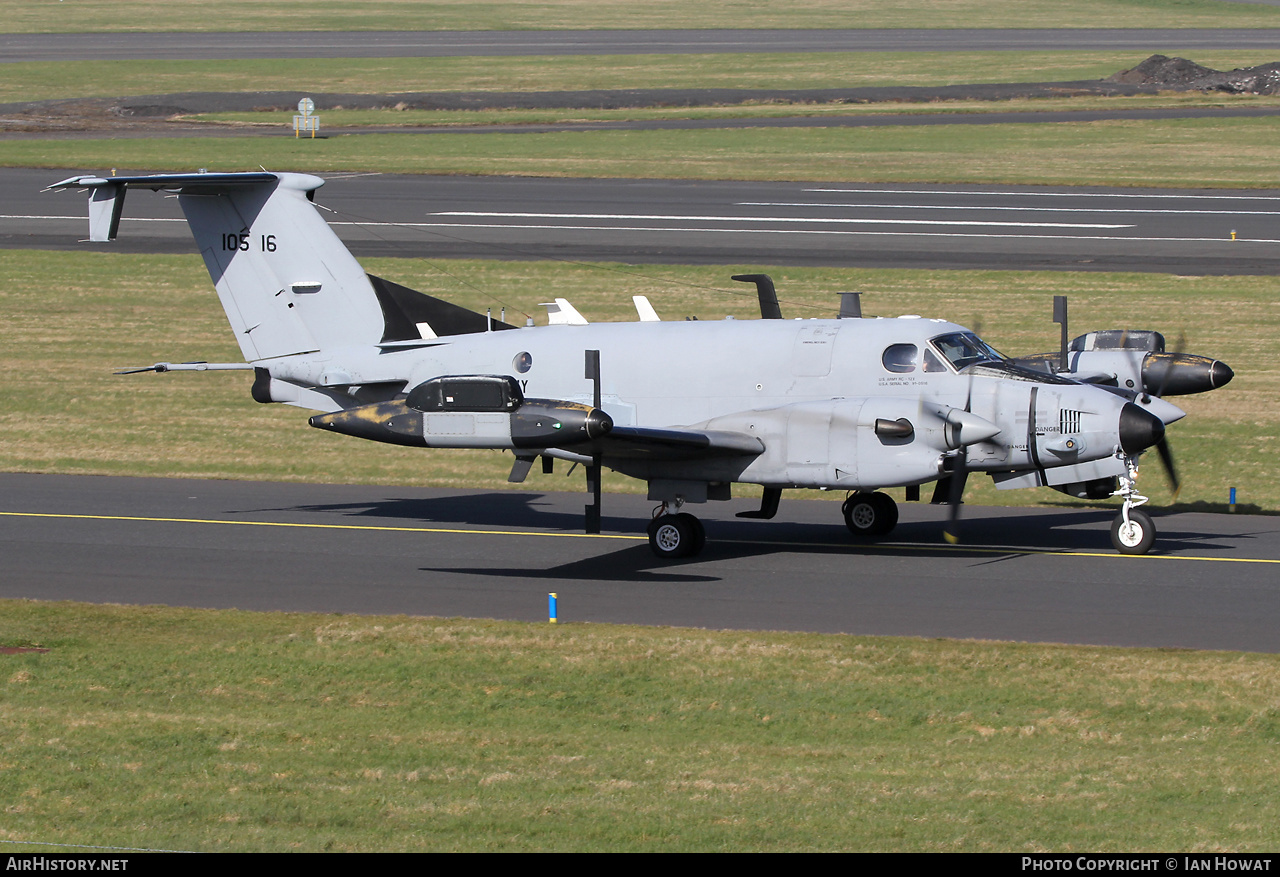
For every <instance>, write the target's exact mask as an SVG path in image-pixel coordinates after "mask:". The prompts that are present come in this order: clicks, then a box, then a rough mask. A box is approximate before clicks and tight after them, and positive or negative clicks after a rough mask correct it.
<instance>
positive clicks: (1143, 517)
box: [1111, 509, 1156, 554]
mask: <svg viewBox="0 0 1280 877" xmlns="http://www.w3.org/2000/svg"><path fill="white" fill-rule="evenodd" d="M1155 541H1156V525H1155V524H1154V523H1153V522H1152V520H1151V516H1150V515H1149V514H1147V513H1146V512H1143V511H1139V510H1138V509H1130V510H1129V526H1128V527H1126V526H1125V523H1124V515H1123V514H1120V515H1116V519H1115V520H1114V521H1112V522H1111V544H1112V546H1114V547H1115V549H1116V551H1119V552H1120V553H1121V554H1146V553H1147V552H1148V551H1150V550H1151V546H1152V545H1154V544H1155Z"/></svg>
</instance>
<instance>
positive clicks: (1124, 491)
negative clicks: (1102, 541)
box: [1111, 456, 1156, 554]
mask: <svg viewBox="0 0 1280 877" xmlns="http://www.w3.org/2000/svg"><path fill="white" fill-rule="evenodd" d="M1124 463H1125V474H1123V475H1121V476H1120V478H1119V481H1120V488H1119V489H1118V490H1117V491H1116V492H1115V493H1113V494H1112V496H1119V497H1121V498H1123V499H1124V505H1123V506H1121V507H1120V514H1118V515H1116V519H1115V520H1114V521H1112V522H1111V544H1112V545H1113V546H1114V547H1115V549H1116V551H1119V552H1120V553H1121V554H1146V553H1147V552H1148V551H1150V550H1151V546H1152V545H1153V544H1155V541H1156V527H1155V524H1154V523H1153V522H1152V520H1151V516H1150V515H1148V514H1147V513H1146V512H1143V511H1139V510H1138V506H1140V505H1142V504H1143V503H1145V502H1146V501H1147V497H1145V496H1143V495H1142V494H1141V493H1138V488H1137V480H1138V459H1137V457H1129V456H1126V457H1125V458H1124Z"/></svg>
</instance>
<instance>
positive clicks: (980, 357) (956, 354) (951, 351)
mask: <svg viewBox="0 0 1280 877" xmlns="http://www.w3.org/2000/svg"><path fill="white" fill-rule="evenodd" d="M932 342H933V346H934V347H935V348H937V350H938V352H939V353H941V354H942V355H943V356H945V357H946V358H947V361H948V362H950V363H951V365H952V366H953V367H954V368H955V370H956V371H963V370H964V369H966V368H968V367H969V366H971V365H976V364H977V363H980V362H1002V361H1003V360H1004V359H1005V357H1004V355H1003V354H1002V353H1000V352H999V351H998V350H996V349H995V348H994V347H992V346H991V345H990V344H988V343H987V342H985V341H983V340H982V339H981V338H979V337H978V336H977V335H975V334H973V333H972V332H953V333H951V334H950V335H939V336H938V337H937V338H934V339H932Z"/></svg>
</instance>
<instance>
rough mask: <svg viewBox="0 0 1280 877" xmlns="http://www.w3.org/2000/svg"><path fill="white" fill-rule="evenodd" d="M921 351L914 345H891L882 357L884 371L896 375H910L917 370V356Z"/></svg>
mask: <svg viewBox="0 0 1280 877" xmlns="http://www.w3.org/2000/svg"><path fill="white" fill-rule="evenodd" d="M918 353H919V350H918V349H917V348H916V346H915V345H914V344H890V345H889V346H888V347H886V348H885V350H884V355H883V356H882V357H880V362H881V364H883V365H884V370H885V371H887V372H893V373H894V374H896V375H905V374H910V373H911V372H913V371H915V370H916V355H917V354H918Z"/></svg>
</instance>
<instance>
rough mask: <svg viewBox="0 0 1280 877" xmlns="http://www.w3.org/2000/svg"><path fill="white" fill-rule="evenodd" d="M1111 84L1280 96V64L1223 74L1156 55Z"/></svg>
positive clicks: (1209, 68) (1184, 61)
mask: <svg viewBox="0 0 1280 877" xmlns="http://www.w3.org/2000/svg"><path fill="white" fill-rule="evenodd" d="M1110 81H1111V82H1118V83H1124V84H1126V85H1153V86H1155V87H1157V88H1161V89H1168V90H1171V91H1225V92H1229V93H1231V94H1276V93H1277V91H1278V90H1280V62H1277V61H1273V62H1272V63H1270V64H1260V65H1258V66H1257V67H1239V68H1237V69H1235V70H1229V71H1226V72H1223V71H1220V70H1214V69H1212V68H1211V67H1202V66H1201V65H1199V64H1197V63H1195V62H1194V61H1188V60H1187V59H1186V58H1169V57H1166V56H1164V55H1152V56H1151V57H1150V58H1148V59H1147V60H1145V61H1143V62H1142V63H1141V64H1139V65H1138V66H1137V67H1131V68H1130V69H1128V70H1121V71H1120V72H1119V73H1116V74H1114V75H1112V76H1111V77H1110Z"/></svg>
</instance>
